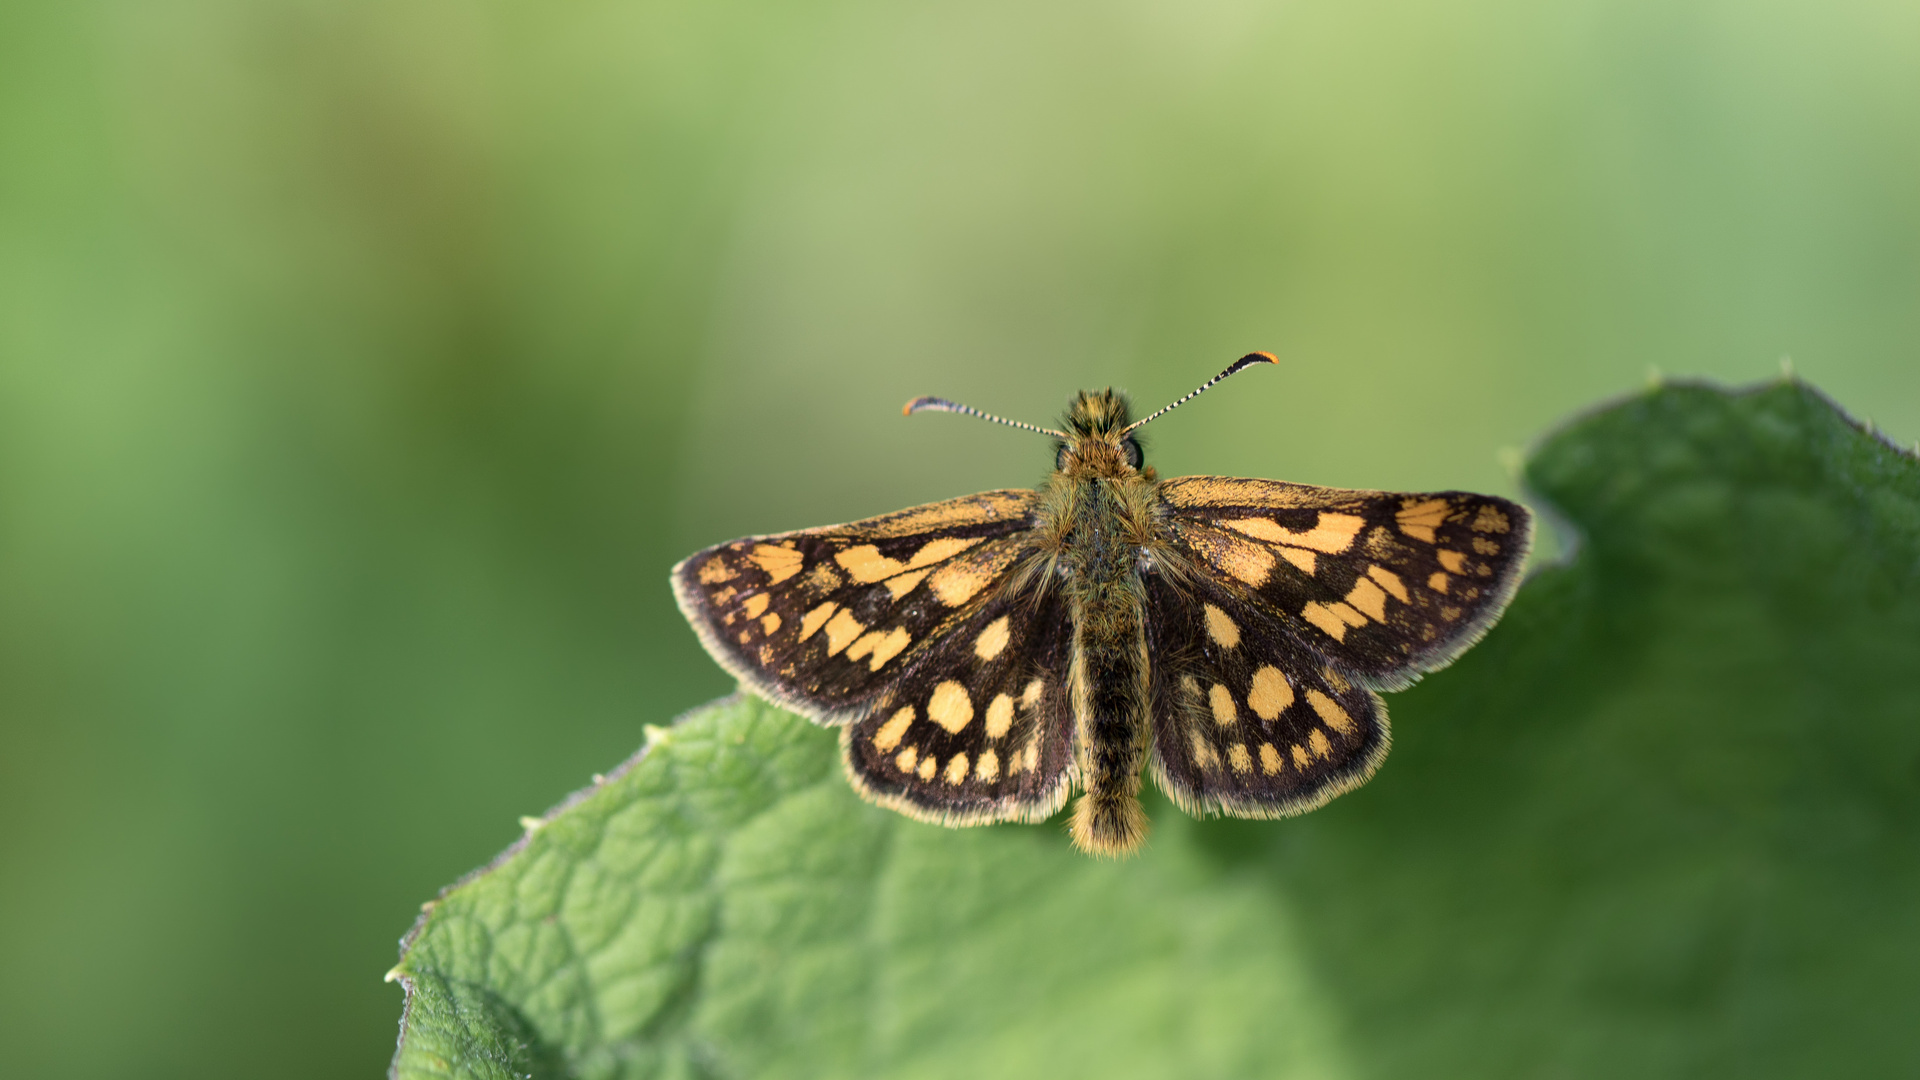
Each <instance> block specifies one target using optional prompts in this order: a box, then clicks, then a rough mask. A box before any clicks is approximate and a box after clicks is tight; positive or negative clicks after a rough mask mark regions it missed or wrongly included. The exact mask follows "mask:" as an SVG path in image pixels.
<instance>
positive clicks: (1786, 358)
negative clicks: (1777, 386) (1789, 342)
mask: <svg viewBox="0 0 1920 1080" xmlns="http://www.w3.org/2000/svg"><path fill="white" fill-rule="evenodd" d="M1799 380H1800V376H1799V374H1797V373H1796V372H1795V371H1794V370H1793V357H1792V355H1790V354H1788V353H1781V354H1780V381H1781V382H1798V381H1799Z"/></svg>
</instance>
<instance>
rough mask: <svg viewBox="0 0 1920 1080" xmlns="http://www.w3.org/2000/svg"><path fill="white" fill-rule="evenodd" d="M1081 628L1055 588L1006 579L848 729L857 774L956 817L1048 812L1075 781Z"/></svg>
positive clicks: (892, 800)
mask: <svg viewBox="0 0 1920 1080" xmlns="http://www.w3.org/2000/svg"><path fill="white" fill-rule="evenodd" d="M1072 638H1073V633H1072V626H1071V623H1070V622H1069V620H1068V618H1067V612H1066V610H1065V605H1064V603H1063V602H1062V601H1061V600H1060V598H1059V597H1058V596H1057V594H1054V595H1042V594H1040V593H1039V592H1038V591H1036V590H1031V589H1029V590H1027V591H1017V590H1016V589H1014V588H1006V589H1003V590H1001V591H1000V592H999V593H998V594H997V595H995V596H994V597H992V598H991V599H989V600H987V601H986V602H985V603H983V604H981V605H979V606H978V607H977V608H976V609H974V610H972V611H971V612H969V613H968V615H967V616H966V617H965V618H964V619H962V620H961V621H959V622H957V623H955V624H953V625H951V626H950V627H948V628H947V629H946V630H945V632H943V633H942V634H941V635H940V637H939V639H938V640H937V641H936V642H934V643H933V644H931V645H929V646H928V647H927V649H926V650H925V652H924V653H923V654H921V655H920V656H919V657H917V658H916V659H915V661H914V662H913V663H912V665H911V666H910V667H908V668H907V669H906V670H905V672H904V673H903V674H901V675H900V676H899V677H898V678H897V679H896V680H894V681H893V682H892V683H891V684H890V685H889V686H888V687H887V688H886V690H885V692H884V693H882V694H881V696H879V697H878V698H876V699H875V701H874V703H873V706H872V711H871V712H870V713H869V714H868V715H867V716H866V717H865V718H864V719H862V720H859V721H857V722H855V723H854V724H853V725H851V726H850V727H848V728H846V729H845V731H844V732H843V733H842V736H841V744H842V746H843V748H844V749H845V752H846V754H845V756H846V763H847V770H848V773H849V775H850V776H851V777H852V779H853V782H854V784H855V786H856V787H857V788H859V790H860V791H861V792H862V793H863V794H865V795H867V796H868V797H869V798H872V799H874V800H875V801H876V802H879V803H881V804H883V805H886V806H891V807H894V808H895V809H899V810H903V811H905V812H907V813H909V814H912V815H913V816H915V817H919V818H923V819H927V820H935V821H940V822H942V823H944V824H949V825H958V824H970V823H974V822H982V821H1008V820H1019V821H1042V820H1045V819H1046V818H1047V817H1048V816H1050V815H1052V814H1053V812H1054V811H1056V810H1058V809H1059V808H1060V805H1061V804H1062V803H1063V802H1064V801H1065V800H1066V797H1067V787H1068V784H1069V782H1070V781H1071V774H1070V769H1071V764H1072V761H1073V744H1072V734H1073V720H1072V716H1071V713H1070V705H1069V701H1068V690H1067V682H1066V676H1067V669H1068V661H1069V655H1070V654H1069V649H1070V647H1071V643H1072Z"/></svg>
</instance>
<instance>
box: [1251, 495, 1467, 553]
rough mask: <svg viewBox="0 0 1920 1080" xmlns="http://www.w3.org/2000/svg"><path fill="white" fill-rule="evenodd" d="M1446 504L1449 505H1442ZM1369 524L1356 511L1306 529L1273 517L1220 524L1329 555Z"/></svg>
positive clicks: (1326, 518)
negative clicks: (1282, 522) (1297, 527)
mask: <svg viewBox="0 0 1920 1080" xmlns="http://www.w3.org/2000/svg"><path fill="white" fill-rule="evenodd" d="M1442 505H1445V504H1442ZM1366 523H1367V521H1366V519H1365V518H1362V517H1359V516H1357V515H1354V514H1335V513H1330V512H1329V513H1322V514H1321V515H1320V517H1319V518H1318V519H1317V520H1316V521H1314V523H1313V528H1311V529H1308V530H1306V531H1305V532H1299V531H1296V530H1293V529H1289V528H1287V527H1286V526H1284V525H1281V524H1280V523H1279V522H1277V521H1274V520H1273V519H1272V518H1263V517H1248V518H1234V519H1233V520H1231V521H1222V522H1221V523H1220V524H1222V525H1225V526H1226V527H1227V528H1229V529H1234V530H1237V531H1239V532H1243V533H1245V534H1247V535H1248V536H1251V537H1253V538H1254V539H1256V540H1270V541H1272V542H1273V543H1276V544H1285V545H1287V546H1288V547H1299V548H1308V549H1310V550H1313V551H1324V552H1326V553H1327V554H1329V555H1338V554H1340V553H1341V552H1343V551H1345V550H1347V549H1348V548H1349V547H1352V546H1353V538H1354V537H1355V536H1357V535H1359V533H1360V527H1361V526H1363V525H1365V524H1366Z"/></svg>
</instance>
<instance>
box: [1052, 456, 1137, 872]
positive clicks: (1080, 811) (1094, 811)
mask: <svg viewBox="0 0 1920 1080" xmlns="http://www.w3.org/2000/svg"><path fill="white" fill-rule="evenodd" d="M1109 483H1110V482H1109V481H1103V480H1084V481H1081V482H1080V483H1079V485H1078V486H1079V487H1080V490H1079V492H1077V494H1078V496H1079V498H1078V499H1077V500H1076V503H1077V507H1076V508H1077V510H1078V513H1077V514H1076V515H1075V520H1074V523H1073V527H1072V529H1071V531H1070V532H1069V534H1068V537H1067V548H1068V550H1067V552H1066V565H1067V567H1068V585H1067V593H1068V600H1069V604H1070V607H1071V610H1072V612H1073V624H1074V637H1073V653H1072V664H1071V668H1070V670H1069V675H1068V677H1069V679H1070V680H1071V683H1072V698H1073V711H1074V721H1075V726H1076V728H1077V729H1078V730H1077V732H1076V734H1077V736H1078V737H1077V738H1076V739H1075V743H1076V745H1077V747H1078V751H1079V756H1080V762H1079V766H1080V776H1081V783H1082V785H1083V786H1084V788H1085V791H1086V793H1085V794H1084V795H1082V796H1081V797H1080V801H1079V802H1078V803H1076V804H1075V805H1074V810H1073V840H1074V843H1075V844H1076V845H1077V846H1078V847H1080V849H1081V850H1083V851H1088V852H1092V853H1095V854H1100V855H1124V854H1127V853H1129V852H1131V851H1133V850H1134V849H1135V848H1137V847H1139V846H1140V842H1141V841H1142V840H1143V839H1145V837H1146V832H1147V819H1146V814H1145V812H1144V811H1142V810H1141V808H1140V769H1141V765H1142V764H1143V763H1144V760H1145V757H1146V752H1147V739H1148V732H1149V730H1150V728H1149V720H1148V711H1147V710H1148V701H1149V691H1148V687H1149V674H1150V670H1149V666H1148V664H1149V661H1148V656H1147V645H1146V634H1145V610H1144V604H1145V598H1144V594H1143V591H1142V589H1141V587H1140V579H1139V571H1138V559H1139V555H1138V551H1139V549H1138V546H1137V545H1136V544H1135V543H1134V542H1133V541H1132V538H1131V537H1130V536H1129V533H1130V532H1131V531H1132V530H1131V529H1129V528H1128V524H1129V523H1128V521H1127V519H1126V515H1125V514H1124V513H1123V512H1122V509H1121V507H1120V506H1119V505H1117V503H1116V499H1115V496H1116V494H1118V493H1116V492H1115V491H1113V490H1112V489H1111V488H1110V487H1109Z"/></svg>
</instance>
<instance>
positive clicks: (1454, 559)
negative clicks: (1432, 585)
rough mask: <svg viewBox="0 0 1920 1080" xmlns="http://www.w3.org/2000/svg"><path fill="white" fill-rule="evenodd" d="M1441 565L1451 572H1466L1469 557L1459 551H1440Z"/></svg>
mask: <svg viewBox="0 0 1920 1080" xmlns="http://www.w3.org/2000/svg"><path fill="white" fill-rule="evenodd" d="M1439 556H1440V565H1441V566H1444V567H1446V568H1447V572H1448V573H1450V574H1459V573H1464V572H1465V571H1466V569H1467V557H1466V556H1465V555H1462V554H1461V553H1460V552H1458V551H1442V552H1439Z"/></svg>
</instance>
